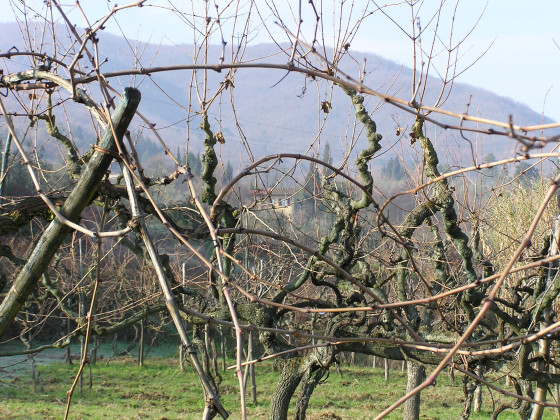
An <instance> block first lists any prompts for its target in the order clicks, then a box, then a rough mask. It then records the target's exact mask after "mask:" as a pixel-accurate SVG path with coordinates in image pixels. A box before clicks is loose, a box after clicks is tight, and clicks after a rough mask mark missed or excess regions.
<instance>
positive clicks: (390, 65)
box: [0, 24, 548, 161]
mask: <svg viewBox="0 0 560 420" xmlns="http://www.w3.org/2000/svg"><path fill="white" fill-rule="evenodd" d="M0 34H2V36H1V37H0V50H1V51H2V52H6V51H7V50H9V49H10V48H12V47H16V48H17V49H19V50H20V51H22V50H25V49H26V48H25V44H24V42H23V41H22V39H21V36H20V32H19V29H18V27H17V25H15V24H0ZM100 36H101V38H103V41H104V42H101V43H100V45H101V47H102V48H107V46H110V48H111V51H106V50H103V49H101V51H100V53H101V57H100V58H101V61H103V60H104V58H105V57H109V56H110V60H108V61H107V62H105V63H104V64H103V65H102V70H103V71H104V72H108V71H112V70H117V69H118V70H122V69H130V68H134V67H145V68H146V67H153V66H165V65H171V64H192V63H193V52H194V50H193V47H192V46H189V45H181V44H180V40H177V42H178V43H179V44H178V45H177V46H168V45H152V44H144V43H135V42H134V41H131V40H125V39H123V38H120V37H118V36H114V35H110V34H104V33H102V34H100ZM27 49H28V48H27ZM46 50H48V48H47V49H46ZM115 50H118V51H119V52H120V54H115ZM277 50H278V47H277V46H276V45H272V44H270V45H268V44H260V45H255V46H251V47H248V48H247V50H246V51H245V54H244V56H243V58H242V60H243V61H250V60H253V59H256V58H259V57H265V58H261V59H260V60H259V61H260V62H263V63H267V62H269V63H286V62H287V61H288V56H287V54H276V55H271V54H273V53H274V52H275V51H277ZM349 52H350V54H351V57H352V58H353V59H351V58H347V59H345V60H344V61H343V62H342V64H341V68H342V69H343V70H344V71H346V72H348V73H349V74H352V75H358V74H359V70H360V68H361V67H362V66H363V63H364V60H365V61H366V68H367V70H368V71H369V74H368V76H367V77H366V78H365V83H366V84H367V85H368V86H370V87H371V88H373V89H376V90H379V91H383V92H387V93H389V94H391V95H394V96H397V97H400V98H403V99H410V92H411V74H412V70H411V69H409V68H405V67H402V66H399V65H397V64H395V63H394V62H392V61H389V60H385V59H383V58H382V57H379V56H377V55H374V54H370V53H362V52H358V51H353V50H352V48H350V50H349ZM219 53H220V51H219V49H218V48H217V47H215V48H213V49H211V51H210V56H211V57H214V58H215V62H217V59H218V57H219ZM230 60H231V57H227V56H226V62H227V61H230ZM67 61H68V60H67ZM28 65H29V61H28V60H27V59H26V58H25V57H16V58H14V59H12V60H5V61H4V62H2V64H1V68H2V69H3V70H4V73H5V74H6V73H8V72H11V71H16V70H20V69H22V68H26V66H28ZM83 70H85V71H88V70H90V69H83ZM191 76H192V72H191V71H174V72H166V73H154V74H152V75H150V76H136V77H122V78H120V79H118V80H116V79H113V80H112V81H111V84H112V85H113V86H115V87H118V88H119V89H121V88H122V87H125V86H128V85H134V86H137V87H139V88H140V89H141V90H142V95H143V99H142V103H141V106H140V109H141V111H142V112H144V113H145V114H146V115H148V116H149V117H150V118H151V119H152V120H153V121H154V122H155V123H156V128H158V129H160V130H161V133H162V135H164V136H165V139H166V141H167V142H169V144H170V146H171V147H177V146H178V145H184V144H185V140H186V138H187V134H186V133H187V130H186V124H187V122H186V121H187V119H188V118H191V119H192V121H191V135H190V141H191V144H190V148H191V150H194V151H197V150H200V149H201V147H202V138H203V133H201V132H200V130H199V129H198V123H199V121H198V120H197V117H196V116H193V114H192V113H191V114H189V112H188V110H189V104H188V95H187V94H188V88H189V84H190V83H191V82H192V79H191ZM226 77H228V73H227V72H226V71H223V72H221V73H217V72H212V71H211V72H209V73H208V87H209V92H210V95H211V94H212V92H213V91H214V90H215V89H216V87H217V86H218V85H219V83H221V82H223V80H224V78H226ZM148 78H151V79H152V80H153V81H154V82H155V83H151V81H150V80H147V79H148ZM198 83H199V86H200V87H201V86H202V78H199V80H198ZM440 89H441V83H439V81H438V80H437V79H435V78H431V79H430V81H429V88H428V91H427V93H426V100H425V102H426V103H427V104H431V101H433V99H434V98H435V97H436V96H437V95H438V94H439V91H440ZM332 92H333V97H332V98H331V97H330V95H331V87H330V86H329V85H328V84H327V83H324V82H321V83H319V84H316V82H315V81H314V80H312V79H310V78H308V77H305V76H304V75H302V74H297V73H286V72H285V71H281V70H270V69H241V70H238V71H237V73H236V74H235V75H234V80H233V85H232V86H230V88H229V89H228V90H226V91H225V93H224V94H223V95H222V96H221V97H219V98H218V99H217V100H219V101H221V102H222V104H223V106H222V112H221V113H220V114H218V113H216V109H217V107H213V108H212V109H213V111H212V113H211V114H210V124H211V125H212V128H213V129H214V130H215V131H218V130H219V131H221V132H222V133H223V135H224V138H225V144H224V145H222V146H221V151H222V153H226V154H227V155H228V156H229V158H230V159H231V160H233V161H237V160H244V159H246V156H248V153H247V151H246V149H245V148H246V145H245V144H244V143H243V142H242V140H241V136H240V133H239V131H238V129H237V128H236V125H235V121H237V122H238V123H239V125H240V126H241V128H242V130H243V133H244V134H245V136H246V139H247V142H248V145H249V147H250V149H251V152H252V154H253V156H254V157H259V156H263V155H266V154H269V153H272V152H275V153H278V152H283V151H289V152H297V153H304V152H306V150H307V149H308V148H309V147H310V146H311V145H312V144H314V145H315V146H314V147H315V149H316V150H317V149H318V148H319V145H318V143H317V142H318V140H317V139H316V134H317V131H318V127H319V126H320V125H321V124H322V122H323V118H324V117H325V113H324V112H323V111H322V110H321V108H320V103H321V102H329V103H330V104H331V105H332V108H331V109H330V112H329V114H328V118H326V122H325V124H324V126H323V129H322V134H321V136H320V142H321V144H323V145H324V144H325V143H327V142H328V143H330V146H331V151H332V153H333V156H334V158H335V161H336V159H339V158H340V157H341V156H342V153H343V152H344V151H345V150H346V149H347V139H346V135H347V134H348V133H351V129H350V128H349V123H351V121H352V119H351V118H349V115H351V104H350V101H349V99H348V97H346V96H345V94H344V93H343V92H342V91H341V90H340V89H338V88H336V87H335V88H334V90H333V91H332ZM94 93H95V91H94ZM514 94H515V91H514V87H512V95H514ZM470 97H471V99H470V108H469V113H470V114H471V115H475V114H479V115H481V116H485V117H489V118H493V119H498V120H502V121H507V120H508V116H509V115H510V114H511V115H513V118H514V122H515V123H516V124H522V125H528V124H538V123H541V121H542V120H543V119H542V117H541V115H540V114H539V113H537V112H535V111H533V110H531V109H530V108H529V107H527V106H525V105H523V104H520V103H518V102H515V101H513V100H512V99H509V98H505V97H501V96H498V95H495V94H493V93H491V92H489V91H487V90H483V89H479V88H476V87H474V86H470V85H466V84H461V83H455V84H454V85H453V90H452V93H451V95H450V97H449V99H448V100H447V102H446V103H445V105H444V108H445V109H448V110H452V111H455V112H459V113H462V112H464V111H465V108H466V104H467V103H468V102H469V98H470ZM193 98H194V100H195V101H196V95H193ZM231 102H233V103H234V105H235V111H236V112H235V115H234V114H233V112H232V110H231ZM178 104H179V105H180V106H177V105H178ZM367 106H368V109H370V110H373V109H374V108H375V107H376V106H378V109H377V110H376V111H375V113H374V114H373V118H374V120H375V121H376V122H377V125H378V130H379V132H380V133H382V134H383V135H384V149H385V150H388V149H389V148H390V146H391V145H393V144H394V143H395V142H397V140H398V137H397V135H396V133H397V131H398V130H397V128H398V127H401V128H402V133H404V135H405V136H406V135H407V133H408V132H409V130H408V127H409V125H410V124H411V121H412V119H413V117H412V116H411V115H408V114H405V113H403V112H402V111H400V110H398V109H396V108H394V107H391V106H389V105H387V104H380V103H379V102H378V101H377V100H376V99H375V98H369V99H368V101H367ZM67 109H69V110H71V113H72V119H73V123H74V124H75V125H79V126H80V129H78V131H79V132H80V134H82V133H87V132H88V131H89V130H90V129H89V128H88V125H87V124H88V121H89V119H88V118H87V115H86V113H85V112H84V111H83V110H82V107H81V106H78V105H68V108H67ZM192 109H193V110H194V111H196V110H197V104H196V103H195V104H194V105H193V107H192ZM544 121H548V119H546V118H545V119H544ZM0 128H1V127H0ZM399 131H400V130H399ZM429 134H430V135H431V136H432V138H433V140H434V142H435V144H436V146H438V147H440V148H442V147H444V146H443V145H444V144H445V145H447V144H449V145H452V146H453V147H452V149H453V151H452V152H451V148H448V147H446V146H445V149H446V150H450V153H451V154H450V156H449V157H448V159H457V158H459V156H461V155H462V156H463V157H467V156H468V157H470V156H472V151H473V150H474V151H475V153H476V154H477V155H479V156H482V155H486V154H489V153H494V154H495V155H496V156H497V157H500V156H503V155H504V153H505V151H506V150H509V149H511V148H512V147H513V146H514V144H513V142H512V141H511V140H509V139H505V138H499V137H494V138H492V139H491V140H488V141H487V140H485V139H484V136H475V135H468V136H467V138H468V139H469V140H468V141H467V140H465V139H463V138H461V137H460V136H458V135H457V134H449V133H446V132H444V131H442V130H439V129H438V130H437V131H433V130H432V131H430V132H429ZM145 137H146V138H150V136H149V135H148V134H145ZM314 142H315V143H314ZM443 142H444V143H443ZM403 144H404V145H407V144H408V141H406V142H404V143H403ZM471 146H472V147H471ZM141 147H142V146H141ZM320 147H321V148H322V146H320ZM403 147H405V146H403ZM473 148H474V149H473ZM391 153H392V152H391ZM391 153H388V154H386V155H382V156H381V161H384V160H386V159H388V158H389V157H390V156H391V155H392V154H391ZM444 154H445V153H444ZM441 157H442V158H443V159H447V158H446V157H444V156H443V155H442V156H441Z"/></svg>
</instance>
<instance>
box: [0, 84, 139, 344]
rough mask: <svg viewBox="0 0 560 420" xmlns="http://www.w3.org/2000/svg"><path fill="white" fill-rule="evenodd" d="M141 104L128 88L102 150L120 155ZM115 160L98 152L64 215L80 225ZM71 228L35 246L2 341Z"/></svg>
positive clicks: (3, 319) (5, 310)
mask: <svg viewBox="0 0 560 420" xmlns="http://www.w3.org/2000/svg"><path fill="white" fill-rule="evenodd" d="M139 103H140V91H139V90H137V89H133V88H127V89H126V90H125V92H124V94H123V96H122V98H121V102H120V103H119V105H118V107H117V109H116V110H115V112H114V114H113V117H112V126H113V128H114V131H115V134H116V135H117V139H115V138H114V137H113V130H112V129H111V128H110V127H108V128H107V129H106V131H105V135H104V136H103V139H102V141H101V144H100V147H101V148H102V149H107V150H109V151H116V149H117V147H116V141H121V140H122V137H123V136H124V134H125V132H126V130H127V129H128V125H129V124H130V122H131V120H132V117H133V116H134V113H135V111H136V108H137V107H138V104H139ZM112 160H113V157H112V156H111V155H110V154H106V153H103V152H100V151H96V152H95V153H94V154H93V156H92V158H91V160H90V161H89V162H88V164H87V165H86V167H85V168H84V170H83V171H82V173H81V176H80V179H79V180H78V182H77V184H76V186H75V187H74V189H73V190H72V192H71V193H70V195H69V196H68V199H67V200H66V201H65V203H64V205H63V206H62V208H61V210H60V213H61V214H62V215H63V216H64V217H66V218H67V219H69V220H71V221H74V222H76V221H78V218H79V216H80V214H81V213H82V211H83V210H84V209H85V208H86V207H87V206H88V205H89V204H90V203H91V201H92V200H93V198H94V196H95V195H96V194H97V187H98V186H99V184H100V182H101V180H102V178H103V177H104V176H105V173H106V172H107V169H108V168H109V165H110V164H111V161H112ZM70 232H71V228H69V227H68V226H66V225H65V224H63V223H62V222H60V221H59V220H58V219H54V220H53V221H52V222H51V223H50V225H49V226H48V227H47V229H46V230H45V232H44V233H43V235H42V236H41V239H40V240H39V242H38V243H37V245H36V246H35V248H34V250H33V252H32V254H31V256H30V257H29V259H28V261H27V264H25V266H24V267H23V269H22V270H21V272H20V273H19V274H18V276H17V277H16V279H15V281H14V283H13V285H12V287H11V288H10V291H9V292H8V295H7V296H6V298H5V299H4V300H3V301H2V304H1V305H0V337H2V336H3V335H4V334H5V333H6V331H7V329H8V327H9V326H10V325H11V323H12V322H13V320H14V318H15V317H16V315H17V314H18V312H19V310H20V309H21V307H22V306H23V304H24V303H25V301H26V300H27V297H28V296H29V295H30V294H31V292H32V291H33V289H34V288H35V287H36V285H37V282H38V281H39V279H40V278H41V276H42V275H43V273H44V272H45V270H46V269H47V267H48V266H49V264H50V262H51V260H52V258H53V257H54V255H55V253H56V251H57V250H58V248H59V247H60V245H62V243H63V242H64V240H65V239H66V236H67V235H68V234H69V233H70Z"/></svg>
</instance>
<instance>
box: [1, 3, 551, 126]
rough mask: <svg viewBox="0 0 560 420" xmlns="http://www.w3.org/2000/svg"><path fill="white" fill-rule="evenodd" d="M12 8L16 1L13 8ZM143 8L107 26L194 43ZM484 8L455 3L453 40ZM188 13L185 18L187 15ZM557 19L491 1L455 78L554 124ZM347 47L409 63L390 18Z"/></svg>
mask: <svg viewBox="0 0 560 420" xmlns="http://www.w3.org/2000/svg"><path fill="white" fill-rule="evenodd" d="M3 1H4V0H3ZM17 3H19V2H14V4H17ZM26 3H27V4H35V5H36V7H38V8H39V10H41V9H42V8H44V2H43V1H40V0H31V1H29V0H28V1H27V2H26ZM61 3H63V4H65V5H66V6H65V8H66V10H68V11H69V13H72V9H74V7H73V6H72V5H73V4H74V2H73V1H71V0H66V1H62V2H61ZM125 3H126V1H121V2H120V4H125ZM173 3H174V4H175V6H176V7H178V8H181V7H186V8H190V6H189V5H190V4H191V2H190V1H186V0H180V1H174V2H173ZM195 3H197V2H196V1H195ZM217 3H218V5H222V4H226V3H227V2H222V1H217ZM279 3H280V2H279ZM325 3H329V4H332V0H327V1H326V2H325ZM337 3H338V2H337ZM355 3H356V5H357V6H356V8H355V11H356V13H357V12H359V11H360V10H364V9H365V8H367V10H374V9H376V6H375V4H374V3H373V2H368V1H366V0H363V1H360V0H357V1H356V2H355ZM81 4H82V6H83V7H84V8H85V9H86V14H87V16H88V17H89V18H90V19H91V20H92V22H93V21H95V20H97V19H98V18H101V17H102V16H104V15H105V14H106V12H107V10H108V8H109V7H111V6H112V5H113V4H114V2H106V1H105V0H82V1H81ZM147 4H149V5H153V6H157V7H155V8H154V7H151V8H146V7H145V8H142V9H136V10H133V9H130V10H126V11H123V12H121V13H119V14H118V15H117V21H116V22H115V21H114V20H113V21H111V22H110V23H109V24H108V25H107V31H109V32H112V33H115V34H119V35H121V34H122V32H121V31H124V33H125V35H127V36H128V37H131V38H137V39H140V40H142V41H151V42H156V43H159V42H161V43H164V44H173V43H188V42H189V41H191V40H192V33H193V32H192V30H191V29H190V28H188V26H187V25H185V23H184V22H182V21H181V20H180V19H179V18H177V17H173V16H171V14H169V13H167V10H163V9H162V8H161V7H168V6H169V4H170V2H169V1H168V0H149V1H148V2H147ZM209 4H212V2H209ZM257 4H262V5H263V7H264V4H265V1H264V0H263V1H262V3H261V2H260V0H259V2H258V3H257ZM291 4H292V5H294V6H295V7H296V8H297V4H298V2H297V1H295V0H292V1H291ZM315 4H317V5H319V1H317V0H316V1H315ZM347 4H348V2H347ZM376 4H377V5H378V6H383V5H384V4H385V3H384V2H382V1H378V2H376ZM439 4H440V1H438V0H426V1H425V4H424V5H423V6H422V7H423V9H422V11H425V13H424V14H423V16H422V21H421V23H422V25H427V21H428V20H429V16H430V15H431V12H430V10H434V8H437V6H438V5H439ZM485 5H486V2H485V1H483V0H463V1H462V3H460V4H459V7H458V10H457V18H456V19H455V30H454V34H455V39H457V40H458V39H460V38H461V37H462V36H463V34H466V33H468V32H469V31H470V29H471V27H472V26H473V24H474V23H475V22H476V21H477V19H478V17H479V15H480V14H481V13H482V11H483V10H484V7H485ZM302 7H303V8H304V21H305V25H307V26H305V28H304V29H305V30H306V31H309V30H310V29H311V28H312V27H313V25H312V22H313V19H312V18H311V15H310V11H311V9H310V7H309V5H308V1H307V0H304V1H302ZM326 7H327V6H325V8H326ZM430 8H431V9H430ZM454 8H455V1H453V2H447V3H446V4H445V9H444V10H446V13H445V15H444V16H443V18H442V19H441V23H440V33H441V34H442V38H446V37H448V33H449V31H448V29H449V22H450V19H449V17H450V16H451V13H452V11H453V9H454ZM261 10H266V9H261ZM279 10H280V13H281V14H282V15H283V16H285V19H286V24H287V25H288V26H289V27H290V28H292V29H294V30H295V24H294V22H293V20H291V19H290V16H291V12H290V10H289V7H287V6H283V7H280V9H279ZM383 10H384V11H385V12H386V13H387V14H388V15H389V16H390V18H392V19H393V20H395V21H396V22H398V23H399V24H401V25H402V26H404V27H405V28H406V29H407V30H408V29H409V28H410V21H411V18H410V14H409V13H408V11H407V10H406V9H402V8H401V9H398V8H395V7H389V8H385V9H383ZM188 11H189V12H190V9H189V10H188ZM74 13H75V12H74ZM230 15H231V14H230ZM267 16H269V17H268V20H267V23H268V27H269V28H272V30H273V33H274V34H275V35H276V36H278V37H279V40H282V41H286V40H287V39H286V38H285V37H282V35H281V30H280V28H279V27H278V26H277V25H275V24H274V18H273V17H271V16H270V15H267V14H266V13H264V15H263V17H264V18H265V19H267ZM559 16H560V1H559V0H535V1H528V0H490V1H489V2H488V4H487V5H486V10H485V11H484V14H483V16H482V19H481V20H480V22H479V23H478V26H477V27H476V28H475V30H474V31H473V32H472V33H471V35H470V36H469V38H468V39H467V41H466V42H465V43H464V44H462V45H461V48H460V56H461V62H460V63H461V65H460V66H459V67H464V66H465V65H467V64H468V63H470V62H472V61H473V60H474V59H475V58H476V57H478V56H479V55H480V54H482V53H483V52H484V51H485V50H486V49H487V48H488V47H489V46H490V45H491V44H492V43H493V44H492V46H491V47H490V50H489V52H488V53H487V54H486V55H485V56H484V57H483V58H482V59H481V60H480V61H478V62H477V63H476V64H475V65H474V66H473V67H472V68H470V69H469V70H467V71H466V72H465V73H464V74H463V75H461V77H460V79H459V81H461V82H465V83H470V84H472V85H475V86H478V87H482V88H485V89H488V90H490V91H493V92H496V93H498V94H500V95H503V96H508V97H510V98H513V99H515V100H516V101H518V102H522V103H525V104H527V105H529V106H530V107H531V108H533V109H534V110H535V111H538V112H542V111H543V110H544V113H545V115H547V116H549V117H551V118H554V119H555V120H559V121H560V49H559V48H558V47H557V46H556V45H555V43H554V40H556V42H557V43H558V44H559V45H560V31H559V30H558V29H557V28H558V26H559V25H558V18H559ZM73 19H74V22H77V23H78V24H82V25H83V19H81V18H80V17H79V16H77V15H76V14H74V15H73ZM324 19H325V21H327V20H328V19H330V20H331V21H332V19H333V15H332V13H328V12H325V13H324ZM13 20H14V18H13V15H12V14H10V13H2V14H0V21H4V22H7V21H13ZM117 22H118V24H117ZM326 26H327V27H328V26H329V25H328V24H327V25H326ZM432 27H433V23H432ZM304 33H307V34H308V33H309V32H304ZM431 33H433V31H432V32H430V31H427V33H426V36H425V37H424V38H423V42H424V44H423V45H424V48H426V44H429V39H430V37H431ZM253 36H254V37H255V41H258V42H267V41H270V38H269V35H268V33H266V32H265V31H263V30H261V31H260V32H259V31H258V30H256V31H255V32H254V33H253ZM446 39H447V38H446ZM325 42H326V43H327V44H332V34H327V38H326V40H325ZM351 47H352V48H353V49H356V50H358V51H367V52H372V53H376V54H378V55H381V56H384V57H386V58H389V59H391V60H394V61H396V62H398V63H400V64H405V65H408V66H410V65H411V50H412V47H411V41H410V40H409V39H408V38H407V36H406V35H405V34H404V33H403V32H402V31H401V30H399V29H398V28H397V27H396V26H395V24H394V23H393V22H391V20H390V19H389V17H387V16H385V15H383V14H382V13H380V12H376V13H374V14H373V15H372V16H370V17H368V19H367V20H366V21H365V22H364V24H363V25H362V27H361V28H360V31H359V32H358V36H357V37H356V38H355V39H354V41H353V42H352V45H351ZM357 56H358V57H359V55H357Z"/></svg>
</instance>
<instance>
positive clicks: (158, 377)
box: [0, 357, 554, 420]
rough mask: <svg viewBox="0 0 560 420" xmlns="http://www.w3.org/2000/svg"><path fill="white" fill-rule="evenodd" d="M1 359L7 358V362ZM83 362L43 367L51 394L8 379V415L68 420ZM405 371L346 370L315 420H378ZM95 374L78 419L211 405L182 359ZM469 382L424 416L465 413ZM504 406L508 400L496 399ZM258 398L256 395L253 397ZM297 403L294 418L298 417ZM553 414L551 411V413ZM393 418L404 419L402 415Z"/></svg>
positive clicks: (446, 392)
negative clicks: (374, 419) (72, 388)
mask: <svg viewBox="0 0 560 420" xmlns="http://www.w3.org/2000/svg"><path fill="white" fill-rule="evenodd" d="M0 361H1V359H0ZM77 368H78V366H77V363H75V364H74V365H73V366H68V365H65V364H63V363H61V362H53V363H49V364H44V365H41V366H40V367H39V369H40V372H41V378H42V379H43V382H44V391H43V392H42V393H40V392H34V390H33V385H32V382H31V378H30V375H29V372H25V369H23V368H20V369H19V371H18V372H17V375H13V374H12V375H4V374H2V376H0V398H2V400H3V401H4V403H3V404H2V405H1V406H0V417H1V418H8V419H9V418H14V419H15V418H17V419H19V418H26V419H44V418H62V417H63V416H64V411H65V405H66V392H67V391H68V389H69V388H70V384H71V383H72V380H73V379H74V376H75V374H76V371H77ZM256 373H257V389H258V400H259V403H258V404H257V405H253V404H251V403H248V406H247V408H248V417H249V418H251V419H255V418H257V419H258V418H267V416H268V409H269V401H270V396H271V395H272V392H273V389H274V385H275V384H276V381H277V379H278V373H277V372H274V371H273V369H272V364H271V363H262V364H259V365H257V367H256ZM223 379H224V380H223V382H222V384H221V393H222V396H221V398H222V402H223V404H224V406H225V407H226V409H228V410H229V412H230V413H231V417H230V418H231V419H238V418H239V395H238V388H237V380H236V378H234V377H233V373H232V371H228V372H227V373H223ZM405 381H406V378H405V374H403V373H401V371H400V370H392V371H391V381H390V382H385V381H384V379H383V371H382V370H381V369H373V368H370V367H350V368H348V367H345V368H343V369H342V375H338V374H337V373H336V372H335V371H334V370H332V371H331V373H330V375H329V377H328V378H327V379H326V380H325V381H324V382H323V383H322V384H321V385H319V386H318V387H317V389H316V390H315V392H314V394H313V396H312V398H311V402H310V406H309V409H308V418H309V419H310V420H319V419H340V418H342V419H370V418H372V417H373V416H374V414H377V413H379V412H380V411H382V410H383V409H384V408H386V407H387V406H388V405H390V404H391V403H392V402H394V401H396V400H397V399H398V398H399V397H400V396H402V395H403V391H404V389H405ZM88 382H89V371H88V370H87V369H86V370H85V375H84V390H83V393H82V394H80V392H79V390H78V389H76V391H75V393H74V397H73V400H72V407H71V412H70V418H72V419H142V418H146V419H179V418H181V419H198V418H200V415H201V412H202V410H203V406H204V401H203V398H202V392H201V390H200V386H199V383H198V380H197V378H196V376H195V374H194V372H193V369H192V367H190V366H189V365H187V371H186V372H185V373H181V372H180V369H179V366H178V360H177V358H176V357H173V358H171V357H167V358H150V359H147V360H146V364H145V366H144V367H138V366H137V365H136V362H135V361H134V360H133V359H131V358H128V357H126V358H119V359H116V360H112V361H111V362H110V363H109V364H108V365H107V364H106V361H104V360H101V361H99V362H98V363H97V364H96V365H95V366H93V367H92V382H93V385H92V388H91V390H90V389H89V386H88ZM462 396H463V392H462V382H461V380H460V377H457V378H456V380H455V382H452V381H451V380H450V378H449V377H448V376H447V375H443V376H441V377H440V378H439V379H438V383H437V386H435V387H430V388H429V389H427V390H426V391H425V392H423V393H422V414H421V418H422V419H453V418H457V417H458V416H459V414H460V412H461V409H462ZM493 398H494V401H495V402H496V403H498V402H501V401H506V400H504V397H501V396H497V395H496V394H495V393H494V394H493ZM248 399H249V400H250V397H249V396H248ZM294 405H295V402H292V407H291V412H290V416H289V417H292V416H293V410H294ZM491 410H492V397H491V396H490V394H489V392H488V391H487V390H485V392H484V411H483V412H482V413H480V414H477V415H471V418H472V419H487V418H489V417H490V414H491ZM547 410H548V409H547ZM545 415H546V416H545V417H546V418H554V416H553V412H552V411H545ZM388 418H391V419H400V418H402V411H400V410H397V411H395V412H394V413H392V414H391V415H390V416H389V417H388ZM516 418H518V417H517V414H516V413H514V412H512V411H506V412H505V413H503V414H502V416H500V419H516Z"/></svg>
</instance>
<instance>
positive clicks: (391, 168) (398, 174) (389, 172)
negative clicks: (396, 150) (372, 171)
mask: <svg viewBox="0 0 560 420" xmlns="http://www.w3.org/2000/svg"><path fill="white" fill-rule="evenodd" d="M382 172H383V175H385V176H386V177H388V178H391V179H394V180H397V181H399V180H401V179H403V178H404V175H405V172H404V166H403V164H402V162H401V160H400V159H399V158H397V157H396V156H393V157H392V158H391V159H389V160H388V161H387V163H385V165H384V166H383V170H382Z"/></svg>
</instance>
